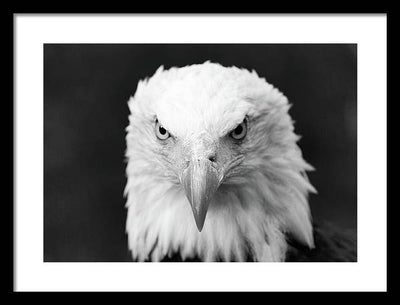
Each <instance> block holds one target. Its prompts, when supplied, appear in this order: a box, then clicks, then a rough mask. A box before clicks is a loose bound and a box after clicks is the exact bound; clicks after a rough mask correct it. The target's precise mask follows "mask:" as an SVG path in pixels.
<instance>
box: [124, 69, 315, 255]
mask: <svg viewBox="0 0 400 305" xmlns="http://www.w3.org/2000/svg"><path fill="white" fill-rule="evenodd" d="M128 105H129V109H130V112H131V114H130V116H129V122H130V123H129V126H128V127H127V129H126V130H127V136H126V142H127V150H126V157H127V160H128V165H127V169H126V173H127V185H126V188H125V194H126V195H127V203H126V206H127V208H128V216H127V223H126V230H127V233H128V241H129V248H130V250H131V252H132V256H133V258H134V259H135V260H139V261H143V260H150V259H151V260H153V261H159V260H161V259H163V258H164V257H165V256H166V255H168V254H172V253H179V254H180V255H181V257H182V258H183V259H186V258H192V257H199V258H200V259H202V260H204V261H214V260H224V261H232V260H235V261H244V260H246V259H247V255H248V254H250V255H251V259H253V260H255V261H283V260H284V259H285V253H286V249H287V244H286V239H285V234H286V233H291V234H292V235H293V236H294V237H295V238H296V239H297V240H298V241H300V242H301V243H304V244H306V245H308V246H309V247H313V233H312V224H311V217H310V211H309V205H308V200H307V197H308V193H309V192H314V191H315V190H314V188H313V187H312V185H311V184H310V183H309V181H308V179H307V176H306V174H305V171H306V170H312V167H311V166H310V165H309V164H307V163H306V162H305V161H304V159H303V158H302V153H301V151H300V149H299V147H298V145H297V143H296V142H297V140H298V138H299V137H298V136H297V135H296V134H295V133H294V127H293V122H292V120H291V118H290V115H289V114H288V110H289V108H290V106H289V104H288V100H287V98H286V97H285V96H284V95H283V94H282V93H281V92H279V91H278V90H277V89H276V88H274V87H273V86H272V85H270V84H268V83H267V82H266V81H265V79H264V78H260V77H259V76H258V75H257V74H256V72H254V71H253V72H249V71H248V70H244V69H239V68H236V67H229V68H227V67H223V66H221V65H219V64H215V63H210V62H206V63H204V64H200V65H191V66H186V67H182V68H171V69H169V70H164V69H163V67H160V68H159V69H158V70H157V71H156V73H155V74H154V75H153V76H152V77H151V78H150V79H146V80H144V81H140V82H139V84H138V87H137V91H136V93H135V95H134V97H131V98H130V100H129V102H128ZM245 117H247V118H248V120H249V123H248V124H249V126H248V132H247V136H246V139H245V141H243V143H241V144H240V145H236V146H235V145H232V146H229V145H228V146H226V145H225V146H224V147H225V150H229V152H226V151H225V153H228V155H229V154H231V155H232V156H235V155H236V154H240V155H242V156H244V158H243V161H242V162H241V163H240V164H237V165H236V166H234V168H231V169H230V170H229V172H228V173H227V175H226V177H225V180H224V182H223V184H222V185H221V186H220V187H219V189H218V191H217V193H216V194H215V196H214V197H213V199H212V200H211V203H210V207H209V210H208V214H207V219H206V221H205V224H204V229H203V231H202V232H199V231H198V230H197V228H196V224H195V222H194V219H193V215H192V210H191V208H190V205H189V203H188V200H187V198H186V196H185V192H184V190H183V188H182V186H181V184H180V183H179V179H178V178H177V176H176V174H175V173H174V170H173V168H174V166H177V164H180V162H183V161H184V160H179V159H180V152H179V149H180V148H179V147H181V146H182V145H186V144H187V143H191V145H197V144H196V143H200V144H198V145H200V146H201V147H203V148H204V149H207V147H209V146H210V145H211V146H213V145H217V146H218V143H219V141H228V140H226V139H225V137H226V135H227V133H229V131H231V130H232V129H234V128H235V127H236V126H237V125H238V124H240V123H241V122H242V121H243V119H244V118H245ZM155 118H157V119H158V120H159V121H160V122H162V125H163V127H164V128H165V129H166V130H168V131H169V132H170V133H171V134H172V135H174V139H176V141H179V143H180V144H179V145H180V146H179V145H177V144H175V142H170V143H169V144H162V143H160V142H159V141H158V140H157V139H156V137H155V132H154V129H155V126H154V122H155ZM224 139H225V140H224ZM182 143H183V144H182ZM185 143H186V144H185ZM216 143H217V144H216ZM226 147H228V148H226ZM231 150H232V151H231Z"/></svg>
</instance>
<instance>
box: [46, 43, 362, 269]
mask: <svg viewBox="0 0 400 305" xmlns="http://www.w3.org/2000/svg"><path fill="white" fill-rule="evenodd" d="M206 60H211V61H213V62H219V63H221V64H223V65H226V66H231V65H235V66H238V67H244V68H247V69H250V70H251V69H255V70H256V71H257V73H258V74H259V75H260V76H261V77H265V78H266V80H267V81H268V82H269V83H271V84H273V85H274V86H276V87H278V88H279V89H280V90H281V91H282V92H283V93H284V94H285V95H286V96H287V97H288V98H289V101H290V103H292V104H293V106H292V108H291V110H290V113H291V115H292V117H293V119H294V120H295V122H296V123H295V131H296V133H297V134H300V135H302V139H301V140H300V142H299V145H300V147H301V148H302V150H303V155H304V158H305V159H306V160H307V161H308V162H309V163H311V164H312V165H313V166H314V167H315V168H316V171H314V172H310V173H309V178H310V180H311V182H312V184H313V185H314V186H315V187H316V188H317V190H318V194H317V195H312V196H311V197H310V205H311V211H312V214H313V218H314V219H315V220H316V221H319V222H321V221H329V222H331V223H333V224H334V225H336V226H337V227H338V228H339V229H342V230H356V226H357V47H356V45H341V44H323V45H321V44H318V45H317V44H307V45H304V44H291V45H278V44H264V45H255V44H243V45H241V44H239V45H227V44H223V45H215V44H213V45H207V44H202V45H190V44H183V45H151V44H150V45H149V44H147V45H140V44H139V45H138V44H132V45H129V44H121V45H108V44H102V45H82V44H78V45H74V44H51V45H49V44H46V45H45V46H44V137H45V138H44V139H45V141H44V179H45V181H44V260H45V261H82V262H86V261H105V262H107V261H129V260H130V256H129V253H128V249H127V239H126V235H125V217H126V210H125V208H124V205H125V198H124V197H123V190H124V187H125V183H126V176H125V165H126V164H125V161H124V152H125V127H126V126H127V125H128V114H129V110H128V107H127V101H128V99H129V97H130V96H131V95H134V93H135V90H136V86H137V82H138V81H139V80H140V79H143V78H145V77H147V76H151V75H152V74H153V73H154V72H155V70H156V69H157V68H158V67H159V66H160V65H164V67H165V68H169V67H171V66H185V65H189V64H194V63H203V62H204V61H206Z"/></svg>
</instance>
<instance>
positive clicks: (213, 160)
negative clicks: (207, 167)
mask: <svg viewBox="0 0 400 305" xmlns="http://www.w3.org/2000/svg"><path fill="white" fill-rule="evenodd" d="M208 160H210V161H211V162H215V161H216V157H215V156H214V155H213V156H210V157H208Z"/></svg>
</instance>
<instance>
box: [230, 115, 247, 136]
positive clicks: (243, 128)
mask: <svg viewBox="0 0 400 305" xmlns="http://www.w3.org/2000/svg"><path fill="white" fill-rule="evenodd" d="M246 134H247V121H246V119H244V120H243V122H242V123H240V124H239V125H238V126H236V128H235V129H234V130H232V131H231V133H230V136H231V137H232V138H234V139H235V140H241V139H243V138H244V137H245V136H246Z"/></svg>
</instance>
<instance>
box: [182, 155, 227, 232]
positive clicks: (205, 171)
mask: <svg viewBox="0 0 400 305" xmlns="http://www.w3.org/2000/svg"><path fill="white" fill-rule="evenodd" d="M182 184H183V187H184V189H185V193H186V197H187V198H188V200H189V202H190V205H191V207H192V211H193V216H194V220H195V221H196V225H197V229H198V230H199V232H201V230H202V229H203V226H204V221H205V219H206V215H207V211H208V206H209V204H210V201H211V198H212V197H213V195H214V194H215V192H216V191H217V189H218V187H219V176H218V171H217V169H216V168H215V167H214V166H213V163H212V162H211V161H209V160H207V159H198V160H193V161H192V162H190V164H189V166H188V167H187V168H186V169H185V170H184V171H183V175H182Z"/></svg>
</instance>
